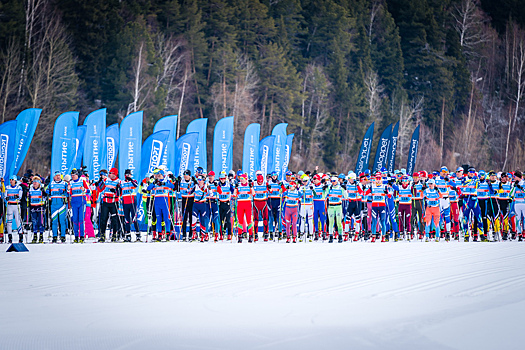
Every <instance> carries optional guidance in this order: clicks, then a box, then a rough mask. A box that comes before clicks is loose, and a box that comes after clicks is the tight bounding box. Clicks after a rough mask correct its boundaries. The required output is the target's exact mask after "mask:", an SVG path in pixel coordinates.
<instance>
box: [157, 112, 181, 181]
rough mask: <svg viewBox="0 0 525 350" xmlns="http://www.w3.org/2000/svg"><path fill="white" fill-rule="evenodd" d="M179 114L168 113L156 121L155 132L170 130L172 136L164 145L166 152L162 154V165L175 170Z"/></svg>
mask: <svg viewBox="0 0 525 350" xmlns="http://www.w3.org/2000/svg"><path fill="white" fill-rule="evenodd" d="M177 118H178V117H177V116H176V115H168V116H166V117H164V118H161V119H159V120H158V121H157V123H155V126H154V127H153V132H157V131H162V130H168V131H169V132H170V136H169V137H168V139H167V140H166V146H165V147H164V154H163V155H162V161H161V165H164V166H166V167H167V168H168V169H169V170H171V171H173V170H175V158H176V154H175V141H176V140H175V139H176V137H177Z"/></svg>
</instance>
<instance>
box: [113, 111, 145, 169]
mask: <svg viewBox="0 0 525 350" xmlns="http://www.w3.org/2000/svg"><path fill="white" fill-rule="evenodd" d="M142 117H143V112H142V111H139V112H135V113H131V114H130V115H128V116H127V117H126V118H124V120H123V121H122V123H120V142H119V143H120V144H119V148H120V150H119V155H120V156H119V157H118V163H119V174H124V172H125V171H126V169H129V170H131V175H132V176H133V177H135V178H136V177H137V176H140V175H141V174H140V170H141V162H142ZM141 179H142V178H141Z"/></svg>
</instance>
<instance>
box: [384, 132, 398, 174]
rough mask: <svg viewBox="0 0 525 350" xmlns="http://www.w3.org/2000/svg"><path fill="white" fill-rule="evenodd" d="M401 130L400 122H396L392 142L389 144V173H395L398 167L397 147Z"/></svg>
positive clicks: (387, 167) (391, 136)
mask: <svg viewBox="0 0 525 350" xmlns="http://www.w3.org/2000/svg"><path fill="white" fill-rule="evenodd" d="M398 131H399V122H397V123H396V125H395V126H394V129H393V130H392V133H391V134H390V142H389V144H388V160H387V166H386V169H387V170H388V172H389V173H392V174H393V173H394V169H395V168H396V149H397V135H398Z"/></svg>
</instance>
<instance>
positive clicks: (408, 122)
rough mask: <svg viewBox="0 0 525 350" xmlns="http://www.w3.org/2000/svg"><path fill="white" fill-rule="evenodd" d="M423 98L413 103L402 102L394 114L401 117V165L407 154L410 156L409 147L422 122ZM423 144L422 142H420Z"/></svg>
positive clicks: (399, 142) (398, 143) (398, 145)
mask: <svg viewBox="0 0 525 350" xmlns="http://www.w3.org/2000/svg"><path fill="white" fill-rule="evenodd" d="M423 102H424V99H423V97H419V98H417V99H416V100H414V101H413V102H412V103H409V101H406V100H405V99H403V100H401V102H400V103H399V107H394V108H393V110H392V114H394V115H399V128H398V136H397V150H396V154H398V155H399V164H403V161H405V160H406V159H405V158H404V157H405V155H406V154H408V146H409V145H410V138H411V137H412V132H413V131H414V129H415V127H416V126H417V125H418V124H419V123H420V122H421V114H422V113H423ZM420 143H421V142H420Z"/></svg>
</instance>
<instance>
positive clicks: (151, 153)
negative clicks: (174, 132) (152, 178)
mask: <svg viewBox="0 0 525 350" xmlns="http://www.w3.org/2000/svg"><path fill="white" fill-rule="evenodd" d="M169 135H170V132H169V131H167V130H162V131H157V132H155V133H153V134H151V135H150V136H149V137H148V138H147V139H146V141H144V144H143V145H142V162H141V166H142V169H141V171H140V178H141V179H144V178H145V177H146V176H147V175H148V174H152V173H153V170H155V169H156V168H158V167H159V165H160V164H161V161H162V154H163V153H164V146H165V145H166V140H167V139H168V136H169Z"/></svg>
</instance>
